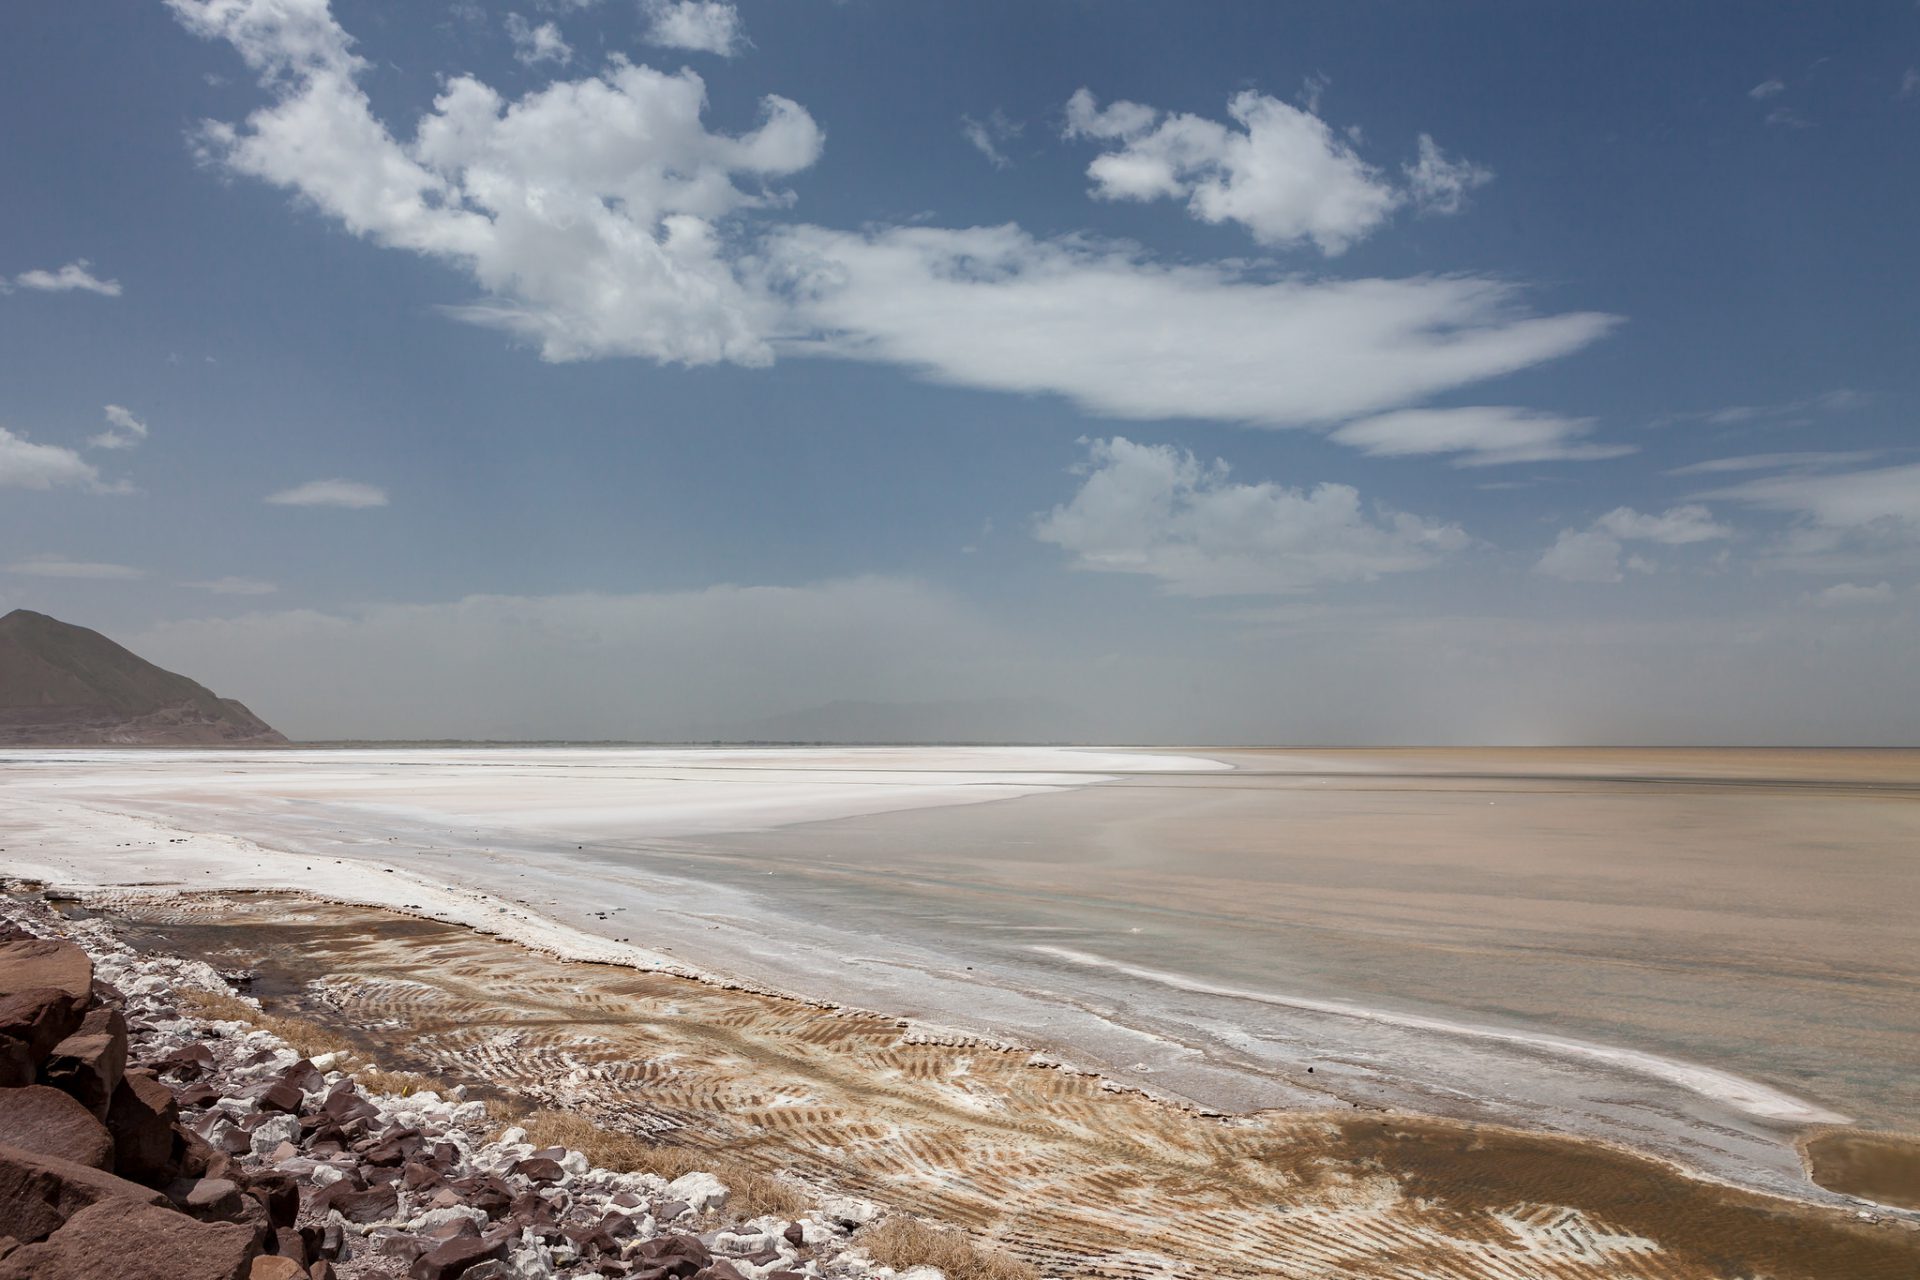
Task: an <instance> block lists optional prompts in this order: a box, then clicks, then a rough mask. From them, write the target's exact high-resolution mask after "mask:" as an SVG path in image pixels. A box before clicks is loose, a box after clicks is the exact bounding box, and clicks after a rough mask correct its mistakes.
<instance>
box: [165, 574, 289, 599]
mask: <svg viewBox="0 0 1920 1280" xmlns="http://www.w3.org/2000/svg"><path fill="white" fill-rule="evenodd" d="M180 585H181V586H183V587H192V588H193V589H194V590H195V591H206V592H209V593H211V594H213V595H216V596H268V595H272V594H273V593H274V592H276V591H278V590H279V589H280V588H278V587H276V586H274V585H273V584H272V583H271V582H262V581H260V580H259V579H258V578H209V579H207V580H206V581H203V582H183V583H181V584H180Z"/></svg>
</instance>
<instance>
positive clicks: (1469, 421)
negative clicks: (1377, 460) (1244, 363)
mask: <svg viewBox="0 0 1920 1280" xmlns="http://www.w3.org/2000/svg"><path fill="white" fill-rule="evenodd" d="M1592 427H1593V421H1592V419H1590V418H1564V417H1561V416H1559V415H1557V414H1551V413H1538V412H1535V411H1533V410H1530V409H1516V408H1511V407H1509V406H1505V405H1473V406H1468V407H1464V408H1457V409H1402V410H1399V411H1398V412H1395V413H1388V414H1381V415H1379V416H1378V417H1373V418H1363V419H1361V420H1359V421H1356V422H1349V423H1347V424H1345V425H1344V426H1341V427H1339V428H1337V429H1336V430H1335V431H1334V432H1333V436H1332V438H1333V439H1334V440H1337V441H1339V442H1340V443H1341V444H1346V445H1352V446H1353V447H1354V448H1356V449H1360V450H1363V451H1364V452H1366V453H1370V454H1374V455H1376V456H1382V457H1409V456H1416V455H1427V454H1451V455H1453V464H1454V465H1455V466H1457V467H1490V466H1501V465H1506V464H1509V463H1517V462H1553V461H1564V462H1590V461H1594V460H1596V459H1600V458H1618V457H1621V456H1623V455H1625V454H1629V453H1632V452H1634V450H1635V449H1636V447H1637V446H1635V445H1630V444H1596V443H1593V442H1591V441H1587V440H1584V439H1583V438H1582V437H1584V436H1585V435H1587V434H1588V432H1589V431H1591V430H1592Z"/></svg>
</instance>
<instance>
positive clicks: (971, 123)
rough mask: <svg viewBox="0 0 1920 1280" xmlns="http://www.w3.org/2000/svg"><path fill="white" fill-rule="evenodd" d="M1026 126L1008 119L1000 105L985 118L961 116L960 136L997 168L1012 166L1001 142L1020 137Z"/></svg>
mask: <svg viewBox="0 0 1920 1280" xmlns="http://www.w3.org/2000/svg"><path fill="white" fill-rule="evenodd" d="M1025 128H1026V126H1025V125H1022V124H1020V123H1018V122H1017V121H1013V120H1009V119H1007V116H1006V113H1005V112H1003V111H1002V110H1000V108H998V107H995V108H994V109H993V111H992V112H991V113H990V114H989V115H988V116H987V118H986V119H984V120H976V119H974V118H973V117H972V116H961V117H960V136H961V137H963V138H965V139H966V140H967V142H968V143H969V144H971V145H972V147H973V149H974V150H975V151H978V152H979V153H980V154H981V155H983V156H985V157H986V158H987V163H988V164H991V165H992V166H993V167H994V168H996V169H1006V168H1009V167H1011V166H1012V164H1013V161H1012V160H1011V159H1009V158H1008V157H1007V153H1006V152H1004V151H1002V150H1001V149H1000V147H1001V144H1002V143H1005V142H1011V141H1012V140H1013V139H1015V138H1017V137H1019V136H1020V134H1021V133H1022V132H1023V131H1024V130H1025Z"/></svg>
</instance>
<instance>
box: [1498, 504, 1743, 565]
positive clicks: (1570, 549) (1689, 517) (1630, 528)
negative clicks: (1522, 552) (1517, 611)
mask: <svg viewBox="0 0 1920 1280" xmlns="http://www.w3.org/2000/svg"><path fill="white" fill-rule="evenodd" d="M1732 536H1733V530H1732V529H1730V528H1728V527H1727V526H1725V525H1723V524H1718V523H1715V521H1714V519H1713V514H1712V513H1711V512H1710V511H1708V510H1707V509H1706V508H1705V507H1702V506H1697V505H1693V504H1688V505H1686V506H1680V507H1669V508H1668V509H1667V510H1666V511H1664V512H1662V513H1660V514H1659V515H1653V514H1649V513H1646V512H1641V511H1635V510H1634V509H1633V508H1632V507H1615V508H1614V509H1613V510H1611V511H1609V512H1607V513H1606V514H1605V515H1603V516H1601V517H1600V518H1599V519H1597V520H1595V521H1594V522H1593V524H1592V525H1591V526H1589V527H1588V528H1585V529H1562V530H1561V531H1560V536H1559V537H1558V538H1556V539H1554V543H1553V545H1552V546H1551V547H1549V548H1547V551H1546V554H1544V555H1542V556H1541V557H1540V559H1539V562H1538V563H1536V564H1535V565H1534V566H1533V570H1534V572H1535V573H1539V574H1544V575H1545V576H1547V577H1549V578H1559V579H1561V580H1562V581H1565V582H1618V581H1620V579H1621V576H1622V575H1621V572H1620V569H1621V559H1620V557H1621V553H1622V552H1623V551H1624V550H1625V547H1624V545H1623V544H1624V543H1628V542H1653V543H1659V544H1660V545H1662V546H1669V547H1678V546H1686V545H1688V544H1690V543H1695V542H1708V541H1713V540H1715V539H1720V538H1730V537H1732ZM1626 567H1627V568H1630V569H1633V570H1634V571H1636V572H1639V573H1653V572H1655V571H1656V570H1657V569H1658V568H1659V566H1658V565H1657V564H1656V563H1654V562H1653V561H1652V560H1650V559H1648V558H1647V557H1645V556H1643V555H1635V556H1632V557H1629V559H1628V560H1627V562H1626Z"/></svg>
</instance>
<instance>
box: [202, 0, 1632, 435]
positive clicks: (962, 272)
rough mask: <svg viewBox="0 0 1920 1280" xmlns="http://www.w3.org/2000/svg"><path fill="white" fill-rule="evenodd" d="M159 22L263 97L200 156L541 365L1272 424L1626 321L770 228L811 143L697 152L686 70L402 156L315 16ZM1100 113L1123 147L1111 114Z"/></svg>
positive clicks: (1453, 298)
mask: <svg viewBox="0 0 1920 1280" xmlns="http://www.w3.org/2000/svg"><path fill="white" fill-rule="evenodd" d="M169 4H170V6H171V7H172V9H173V10H174V12H175V13H176V15H177V16H178V17H179V18H180V20H181V21H182V22H183V23H184V24H185V25H186V26H187V27H188V28H189V29H190V30H193V31H195V32H197V33H199V34H201V35H204V36H208V37H218V38H223V39H226V40H228V41H229V42H231V43H232V44H233V45H234V47H235V48H236V49H237V50H238V51H239V52H240V53H241V55H242V56H243V57H244V58H245V59H246V60H247V62H248V63H249V64H250V65H252V66H253V67H254V68H255V69H256V70H257V71H258V72H259V73H260V74H261V76H262V79H263V81H264V82H265V84H266V85H267V86H268V88H269V90H270V91H271V93H272V94H273V98H274V100H273V102H272V103H271V104H270V105H268V106H266V107H264V108H262V109H261V110H259V111H256V112H255V113H254V114H253V115H252V116H250V117H249V118H248V119H247V120H246V121H245V122H243V123H241V124H238V125H232V124H208V125H206V126H205V127H204V128H203V130H202V132H201V141H202V144H203V147H204V150H205V152H206V155H207V157H208V158H209V159H210V160H211V161H213V162H215V163H218V164H219V165H221V166H222V167H224V168H225V169H227V170H228V171H230V172H235V173H241V174H247V175H250V176H253V177H257V178H260V179H262V180H264V181H267V182H270V183H273V184H275V185H278V186H281V187H283V188H286V189H288V190H290V191H293V192H296V193H298V194H299V195H300V196H301V197H302V198H303V199H305V200H306V201H308V202H310V203H311V204H313V205H314V206H315V207H317V208H319V209H320V210H321V211H323V212H324V213H325V214H326V215H327V216H329V217H331V218H333V219H335V220H337V221H338V222H339V223H340V224H341V225H343V226H344V227H346V228H347V229H348V230H349V231H351V232H353V233H354V234H357V235H361V236H364V237H367V238H368V239H370V240H373V241H375V242H376V243H379V244H382V245H385V246H389V247H392V248H396V249H401V250H405V251H408V252H412V253H416V254H420V255H423V256H426V257H429V258H432V259H435V260H438V261H441V262H444V263H446V264H448V265H450V266H452V267H455V268H457V269H460V270H462V271H464V272H466V273H467V274H468V275H470V276H471V278H472V279H473V280H474V281H475V282H476V283H477V284H478V285H479V286H480V288H481V290H482V293H483V296H482V297H481V298H480V299H478V300H477V301H474V302H471V303H468V304H465V305H461V306H456V307H451V308H449V309H448V310H449V312H450V314H452V315H454V316H456V317H459V318H461V319H464V320H467V321H470V322H474V323H478V324H484V325H490V326H494V327H497V328H500V329H504V330H506V331H508V332H511V333H514V334H516V335H520V336H522V337H524V338H526V339H527V340H529V341H531V342H533V343H535V344H537V345H538V347H539V349H540V352H541V354H542V355H543V356H544V357H545V358H546V359H549V360H577V359H591V358H602V357H614V356H639V357H643V358H647V359H652V360H658V361H664V362H678V363H685V364H707V363H712V362H716V361H730V362H734V363H739V364H743V365H762V364H766V363H768V362H770V361H771V360H772V359H773V357H774V355H775V353H776V352H784V353H789V354H795V355H808V356H830V357H836V358H843V359H859V360H870V361H880V362H885V363H892V364H898V365H902V366H905V367H907V368H909V369H911V370H914V371H916V372H918V373H920V374H922V375H923V376H926V377H930V378H932V379H934V380H937V381H942V382H949V383H956V384H960V385H966V386H974V387H981V388H991V389H996V390H1003V391H1014V392H1049V393H1055V394H1060V395H1064V396H1067V397H1069V398H1071V399H1072V400H1074V401H1075V402H1076V403H1078V404H1080V405H1082V406H1084V407H1086V408H1088V409H1091V410H1093V411H1094V412H1099V413H1111V414H1116V415H1118V416H1122V417H1127V418H1163V417H1175V416H1178V417H1195V418H1211V419H1219V420H1226V421H1235V422H1246V423H1253V424H1258V425H1269V426H1284V425H1294V424H1300V423H1324V424H1331V423H1335V422H1338V421H1341V420H1343V419H1346V418H1351V417H1355V416H1358V415H1364V414H1370V413H1379V412H1383V411H1385V410H1388V409H1394V408H1399V407H1402V406H1405V405H1407V404H1411V403H1416V402H1418V401H1419V400H1421V399H1422V398H1424V397H1427V396H1430V395H1433V394H1436V393H1438V392H1443V391H1447V390H1451V389H1454V388H1457V387H1460V386H1463V385H1467V384H1470V383H1473V382H1476V381H1480V380H1483V379H1487V378H1492V377H1498V376H1501V375H1504V374H1507V373H1511V372H1514V371H1516V370H1519V369H1524V368H1527V367H1530V366H1532V365H1536V364H1539V363H1541V362H1543V361H1546V360H1551V359H1554V358H1556V357H1558V356H1562V355H1566V354H1568V353H1569V352H1572V351H1575V350H1578V349H1579V348H1581V347H1584V346H1586V345H1587V344H1588V343H1591V342H1593V341H1595V340H1596V339H1598V338H1599V337H1601V336H1602V335H1603V334H1605V333H1606V332H1607V331H1608V330H1609V329H1610V328H1611V327H1612V325H1613V324H1614V323H1616V318H1615V317H1611V316H1605V315H1596V314H1592V313H1571V314H1562V315H1549V316H1539V315H1534V314H1530V313H1529V312H1528V311H1527V310H1526V309H1525V307H1524V306H1523V305H1522V295H1521V291H1520V290H1519V289H1518V288H1517V287H1516V286H1514V285H1513V284H1511V283H1509V282H1505V281H1496V280H1489V279H1483V278H1477V277H1473V276H1463V275H1455V276H1420V277H1414V278H1411V279H1403V280H1378V279H1372V280H1344V281H1342V280H1326V279H1314V278H1307V277H1296V276H1276V275H1275V273H1274V272H1273V270H1272V269H1271V267H1270V266H1261V265H1258V264H1246V263H1238V262H1236V263H1222V264H1217V265H1212V266H1165V265H1161V264H1159V263H1156V262H1154V261H1153V260H1151V259H1150V258H1149V257H1147V256H1146V255H1145V254H1144V252H1143V251H1141V250H1140V249H1138V248H1137V247H1133V246H1126V245H1115V244H1107V243H1099V242H1095V241H1092V240H1089V239H1087V238H1084V237H1062V238H1057V239H1051V240H1041V239H1037V238H1035V237H1033V236H1031V235H1028V234H1026V233H1025V232H1022V231H1021V230H1020V229H1019V228H1017V227H1011V226H1009V227H988V228H972V229H965V230H942V229H938V228H928V227H915V228H879V229H876V230H874V231H872V232H871V233H868V234H855V233H845V232H837V231H831V230H826V229H823V228H818V227H809V226H805V225H799V226H783V227H780V228H777V229H772V230H768V229H767V227H768V223H767V222H766V221H764V220H763V219H756V218H755V217H754V216H753V215H754V214H755V213H756V212H758V211H761V210H766V209H772V208H777V207H780V206H783V205H784V204H785V203H787V202H788V200H789V198H790V197H789V196H788V195H787V194H785V193H783V192H780V191H778V190H771V189H769V188H768V187H767V185H766V184H768V183H769V182H771V181H773V180H775V179H778V178H781V177H784V176H786V175H790V174H794V173H797V172H800V171H801V170H804V169H805V168H807V167H808V166H809V165H811V164H812V163H813V162H814V160H815V159H816V158H817V156H818V155H819V154H820V150H821V146H822V135H821V132H820V130H819V128H818V127H817V126H816V125H815V123H814V121H813V119H812V118H811V117H810V116H809V115H808V114H807V112H806V111H805V110H804V109H803V108H801V107H800V106H799V105H798V104H796V103H793V102H791V101H788V100H787V99H784V98H778V97H769V98H766V99H764V100H763V113H764V116H765V121H764V123H763V124H762V125H761V126H760V127H759V128H757V129H755V130H753V131H751V132H749V133H746V134H744V135H740V136H732V135H726V134H719V133H714V132H710V131H709V130H708V129H707V128H706V127H705V125H704V123H703V122H702V119H701V116H702V112H703V110H704V107H705V86H704V84H703V83H702V81H701V80H700V78H699V77H698V76H697V75H695V74H693V73H692V72H691V71H681V72H679V73H677V74H674V75H666V74H662V73H660V72H657V71H654V70H652V69H649V68H646V67H642V66H635V65H631V64H627V63H625V62H621V61H619V60H615V62H614V63H613V64H612V65H611V66H610V67H609V68H608V69H607V70H606V72H605V73H604V74H602V75H600V76H596V77H586V78H583V79H580V80H575V81H564V82H558V83H555V84H552V85H549V86H547V87H545V88H543V89H541V90H539V91H537V92H530V93H528V94H526V95H524V96H522V97H520V98H518V99H516V100H507V99H505V98H503V97H502V96H501V95H500V94H498V93H497V92H495V91H494V90H493V89H491V88H489V87H488V86H486V85H484V84H482V83H480V82H479V81H477V80H475V79H473V78H472V77H469V76H458V77H454V78H451V79H449V80H448V81H446V82H445V84H444V86H443V89H442V92H441V94H440V96H439V98H438V99H437V100H436V102H435V104H434V107H433V109H432V110H431V111H430V112H428V113H427V114H425V115H424V116H423V117H421V118H420V119H419V121H418V122H417V124H416V125H415V127H414V128H413V130H412V132H411V134H410V135H408V136H404V137H403V136H401V135H397V134H396V133H394V132H391V131H390V130H389V129H388V127H387V126H386V125H385V124H384V123H382V122H381V121H380V120H379V119H377V118H376V117H375V116H374V115H373V113H372V110H371V107H370V104H369V102H368V99H367V97H366V95H365V94H364V93H363V92H362V90H361V88H360V87H359V85H358V84H357V82H356V77H357V76H358V75H359V74H360V72H361V71H362V69H363V68H364V66H365V64H364V63H363V62H362V60H361V59H360V58H358V57H357V56H356V55H355V54H354V53H353V51H352V48H351V45H352V41H351V39H350V38H349V37H348V36H347V34H346V33H345V32H344V31H342V30H340V28H339V27H338V26H337V25H336V24H334V23H333V21H332V19H331V17H330V16H329V15H328V12H327V10H326V8H325V6H324V5H323V4H321V3H320V2H319V0H169ZM1257 105H1258V104H1255V106H1257ZM1136 110H1137V111H1141V112H1146V114H1147V116H1148V117H1149V118H1151V117H1152V116H1153V113H1152V112H1151V111H1150V110H1149V109H1146V108H1138V109H1136ZM1265 110H1266V109H1265V108H1264V107H1259V108H1258V111H1256V110H1254V108H1253V107H1250V108H1249V118H1250V119H1251V118H1254V117H1255V116H1257V115H1258V114H1259V112H1261V111H1265ZM1286 110H1288V111H1291V110H1293V109H1292V108H1287V109H1286ZM1098 115H1099V118H1100V120H1102V121H1106V122H1110V123H1111V122H1116V121H1117V122H1118V123H1117V124H1112V127H1114V128H1120V129H1123V130H1124V129H1126V128H1128V127H1130V126H1129V125H1127V123H1126V122H1127V117H1128V108H1127V107H1126V106H1125V105H1124V104H1122V105H1120V106H1114V107H1109V108H1107V109H1105V110H1104V111H1101V112H1099V113H1098ZM1101 127H1102V128H1105V127H1108V125H1102V126H1101ZM1262 128H1263V130H1264V128H1265V126H1264V125H1263V126H1262ZM1236 136H1243V137H1244V136H1245V135H1239V134H1236ZM1262 136H1263V138H1264V137H1265V133H1264V132H1263V134H1262ZM1262 154H1263V155H1264V154H1265V153H1264V152H1262ZM1249 180H1251V179H1249ZM1229 185H1232V184H1229ZM1255 186H1256V187H1257V186H1258V184H1257V183H1256V184H1255ZM1235 189H1236V190H1238V189H1239V188H1238V187H1235ZM1252 190H1253V188H1248V191H1249V192H1251V191H1252ZM1236 198H1237V197H1233V196H1231V194H1230V193H1228V194H1225V195H1223V196H1222V199H1225V200H1228V201H1229V203H1231V200H1232V199H1236ZM1249 216H1251V215H1249Z"/></svg>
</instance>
